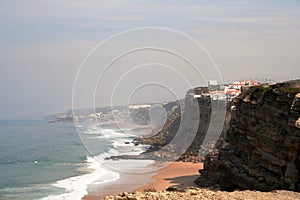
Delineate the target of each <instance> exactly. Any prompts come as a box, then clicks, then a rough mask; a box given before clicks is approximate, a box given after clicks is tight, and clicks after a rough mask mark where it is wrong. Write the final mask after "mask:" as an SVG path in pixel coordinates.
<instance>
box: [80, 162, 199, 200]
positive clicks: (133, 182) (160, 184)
mask: <svg viewBox="0 0 300 200" xmlns="http://www.w3.org/2000/svg"><path fill="white" fill-rule="evenodd" d="M202 168H203V163H191V162H174V163H171V164H168V165H167V166H166V167H164V168H162V169H160V170H158V171H156V172H152V173H144V174H127V173H122V174H121V177H120V180H118V181H116V182H114V183H110V184H107V185H103V186H101V188H97V189H94V190H89V194H88V195H86V196H85V197H84V198H83V199H85V200H96V199H102V198H104V197H105V196H107V195H117V194H119V193H122V192H134V191H147V190H153V191H154V190H155V191H160V190H165V189H167V188H168V187H171V186H172V187H177V188H185V187H187V186H194V182H193V181H194V180H195V179H196V178H197V177H198V176H199V172H198V170H199V169H202Z"/></svg>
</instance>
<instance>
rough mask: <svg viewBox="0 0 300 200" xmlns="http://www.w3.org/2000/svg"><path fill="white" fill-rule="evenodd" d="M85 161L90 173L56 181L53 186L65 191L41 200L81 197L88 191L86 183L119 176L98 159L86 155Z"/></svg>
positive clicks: (112, 179) (98, 182)
mask: <svg viewBox="0 0 300 200" xmlns="http://www.w3.org/2000/svg"><path fill="white" fill-rule="evenodd" d="M87 163H89V166H88V168H89V169H91V170H93V171H92V173H90V174H84V175H80V176H75V177H70V178H67V179H63V180H59V181H57V182H56V183H54V184H53V186H55V187H58V188H63V189H65V191H66V192H65V193H64V194H59V195H50V196H47V197H45V198H42V200H61V199H70V200H73V199H81V198H82V197H84V195H86V194H87V193H88V192H87V188H88V185H91V184H104V183H107V182H112V181H116V180H118V179H119V178H120V175H119V174H118V173H116V172H112V171H108V170H106V169H104V168H103V166H102V165H101V163H100V162H99V160H97V159H95V158H93V157H87Z"/></svg>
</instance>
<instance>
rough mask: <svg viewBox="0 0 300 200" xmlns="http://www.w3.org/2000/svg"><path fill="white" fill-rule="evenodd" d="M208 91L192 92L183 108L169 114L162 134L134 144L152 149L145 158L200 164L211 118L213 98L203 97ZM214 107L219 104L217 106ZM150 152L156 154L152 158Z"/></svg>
mask: <svg viewBox="0 0 300 200" xmlns="http://www.w3.org/2000/svg"><path fill="white" fill-rule="evenodd" d="M207 91H208V89H207V88H205V87H198V88H194V89H191V90H189V91H188V92H187V94H186V96H185V99H184V101H183V102H181V107H180V106H178V107H177V108H175V109H174V110H173V111H172V112H171V113H169V114H168V117H167V121H166V123H165V125H164V126H163V127H162V129H161V130H159V131H158V132H157V133H156V134H154V135H151V136H149V137H143V138H137V139H136V140H135V141H136V142H138V143H141V144H150V145H151V148H150V149H148V151H147V152H146V153H145V155H148V156H150V157H154V158H164V159H167V160H168V159H169V158H170V160H172V159H174V158H176V159H177V158H178V159H177V160H180V161H192V162H198V161H199V149H200V146H201V145H202V143H203V140H204V138H205V136H206V133H207V130H208V127H209V123H210V120H211V115H212V101H211V98H210V97H209V96H205V95H202V94H203V93H207ZM214 104H217V103H215V102H214ZM218 104H220V105H218ZM218 104H217V105H216V106H224V105H225V103H224V101H223V102H221V101H219V103H218ZM183 107H184V108H183ZM222 124H223V122H222ZM157 150H159V151H157ZM154 151H156V152H154ZM150 152H154V153H152V154H150Z"/></svg>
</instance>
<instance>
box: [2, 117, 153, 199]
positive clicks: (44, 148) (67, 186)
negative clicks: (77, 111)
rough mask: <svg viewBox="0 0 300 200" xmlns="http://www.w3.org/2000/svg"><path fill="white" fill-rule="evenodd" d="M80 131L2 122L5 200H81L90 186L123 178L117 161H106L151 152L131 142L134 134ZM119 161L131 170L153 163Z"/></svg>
mask: <svg viewBox="0 0 300 200" xmlns="http://www.w3.org/2000/svg"><path fill="white" fill-rule="evenodd" d="M77 129H78V130H80V133H81V134H80V136H79V134H78V130H77ZM77 129H76V127H75V125H74V124H73V123H45V122H44V121H41V120H2V121H0V199H74V200H76V199H81V198H82V197H83V196H84V195H85V194H87V188H88V186H89V185H94V186H95V185H101V184H107V183H109V182H113V181H117V180H118V179H119V177H120V175H119V172H118V170H115V169H113V166H115V165H116V163H113V162H114V161H111V160H107V161H106V160H105V158H106V157H109V156H112V155H121V154H138V153H141V152H142V151H144V150H145V148H146V147H145V146H134V145H133V144H128V143H125V142H128V141H130V140H132V139H133V135H128V134H123V133H122V131H120V130H117V129H113V128H111V129H110V128H106V129H100V128H99V127H97V126H95V125H92V124H83V125H80V126H78V127H77ZM82 140H84V141H85V142H84V145H83V142H82ZM87 146H88V148H87ZM89 150H91V151H89ZM91 152H92V155H91ZM116 162H121V163H123V164H122V166H123V169H122V170H130V169H133V168H136V167H137V166H139V167H140V168H143V166H146V165H148V164H150V163H152V162H153V161H127V162H125V163H127V165H126V164H125V163H124V161H116ZM112 163H113V164H112ZM124 167H125V168H124Z"/></svg>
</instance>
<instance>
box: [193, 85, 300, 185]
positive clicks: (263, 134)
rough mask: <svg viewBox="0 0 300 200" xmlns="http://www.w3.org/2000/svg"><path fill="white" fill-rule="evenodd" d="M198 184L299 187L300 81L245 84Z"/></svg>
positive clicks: (205, 163)
mask: <svg viewBox="0 0 300 200" xmlns="http://www.w3.org/2000/svg"><path fill="white" fill-rule="evenodd" d="M233 104H234V105H233V106H231V110H230V111H229V112H228V113H227V117H226V122H227V124H226V123H225V125H224V128H225V130H224V131H223V133H222V135H221V137H220V140H219V142H218V145H217V151H216V152H217V153H215V154H212V155H207V156H206V158H205V161H204V170H200V173H201V176H200V177H199V178H198V179H197V180H196V181H195V183H196V184H197V185H199V186H201V187H203V186H209V184H211V185H216V184H219V186H220V188H221V190H227V191H232V190H234V189H242V190H244V189H251V190H260V191H270V190H277V189H286V190H294V191H300V175H299V174H300V80H297V81H290V82H286V83H278V84H274V85H262V86H255V87H249V88H244V89H243V91H242V94H241V95H239V96H238V97H236V98H235V99H234V100H233Z"/></svg>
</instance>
